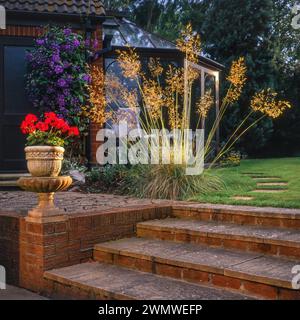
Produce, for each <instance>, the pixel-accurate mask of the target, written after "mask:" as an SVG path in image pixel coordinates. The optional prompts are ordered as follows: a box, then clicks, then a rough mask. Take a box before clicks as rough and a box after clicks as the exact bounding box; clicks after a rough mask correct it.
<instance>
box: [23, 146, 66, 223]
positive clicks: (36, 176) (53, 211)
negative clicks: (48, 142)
mask: <svg viewBox="0 0 300 320" xmlns="http://www.w3.org/2000/svg"><path fill="white" fill-rule="evenodd" d="M64 151H65V150H64V148H62V147H51V146H36V147H35V146H34V147H26V148H25V153H26V160H27V167H28V170H29V172H30V173H31V175H32V176H31V177H22V178H20V179H19V181H18V185H19V186H20V188H22V189H23V190H26V191H30V192H35V193H37V194H38V205H37V207H35V208H33V209H32V210H30V211H29V212H28V216H27V217H26V220H27V221H29V222H39V223H46V222H50V221H62V220H65V219H66V216H65V212H64V210H61V209H59V208H57V207H56V206H55V204H54V194H55V192H58V191H64V190H66V189H67V188H68V187H69V186H70V185H71V184H72V178H71V177H69V176H61V177H59V176H58V175H59V173H60V171H61V167H62V160H63V155H64Z"/></svg>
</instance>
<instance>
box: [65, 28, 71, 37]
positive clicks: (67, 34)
mask: <svg viewBox="0 0 300 320" xmlns="http://www.w3.org/2000/svg"><path fill="white" fill-rule="evenodd" d="M71 33H72V30H71V29H70V28H67V29H65V30H64V34H65V36H69V35H70V34H71Z"/></svg>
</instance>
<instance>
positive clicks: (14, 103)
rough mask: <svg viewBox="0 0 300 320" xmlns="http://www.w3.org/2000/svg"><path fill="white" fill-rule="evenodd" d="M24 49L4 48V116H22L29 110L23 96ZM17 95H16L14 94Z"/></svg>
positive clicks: (24, 95)
mask: <svg viewBox="0 0 300 320" xmlns="http://www.w3.org/2000/svg"><path fill="white" fill-rule="evenodd" d="M27 49H29V48H26V47H15V46H5V47H4V105H5V111H4V113H5V114H13V113H14V114H15V113H16V114H24V113H26V112H27V111H29V110H30V107H29V103H28V100H27V98H26V94H25V78H24V75H25V73H26V60H25V54H26V50H27ZM16 93H17V94H16Z"/></svg>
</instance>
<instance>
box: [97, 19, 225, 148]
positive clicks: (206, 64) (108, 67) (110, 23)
mask: <svg viewBox="0 0 300 320" xmlns="http://www.w3.org/2000/svg"><path fill="white" fill-rule="evenodd" d="M103 45H104V50H102V52H103V54H101V52H100V54H101V55H103V57H104V71H105V75H106V76H114V77H118V78H119V80H120V82H122V83H123V84H124V85H125V86H126V87H127V88H130V89H135V88H134V86H135V84H134V83H133V82H132V81H130V80H128V79H126V78H124V77H123V76H122V72H121V70H120V66H119V65H118V62H117V51H118V50H128V47H132V48H136V51H137V53H138V54H139V56H140V59H141V61H142V64H143V66H144V67H146V66H147V64H148V62H149V59H150V58H159V60H160V62H161V64H162V66H166V65H170V64H172V65H174V66H176V67H180V66H181V67H183V66H184V67H185V70H187V69H188V68H193V69H194V70H195V71H197V72H198V73H199V77H198V79H197V80H196V81H195V84H194V85H193V93H192V99H191V100H192V104H191V105H190V106H189V110H188V114H187V116H188V120H187V121H188V123H189V127H190V128H192V129H194V128H195V127H196V125H197V124H196V120H195V119H196V116H195V112H196V111H195V109H196V108H195V103H196V101H197V99H198V98H199V97H201V96H203V95H204V94H205V92H207V90H210V91H211V92H212V95H213V98H214V104H215V107H214V108H212V109H211V110H210V113H209V115H208V117H207V120H206V123H205V124H204V123H202V128H204V126H208V127H209V126H210V125H212V123H213V121H214V120H215V118H216V116H217V114H218V112H219V90H220V72H221V71H222V70H223V68H224V67H223V65H221V64H219V63H217V62H215V61H213V60H212V59H209V58H208V57H205V56H203V55H202V56H199V62H198V64H194V63H191V62H189V61H187V60H185V58H184V56H183V54H182V53H181V52H180V51H179V50H178V49H177V47H176V44H175V43H173V42H170V41H168V40H166V39H163V38H162V37H160V36H157V35H154V34H152V33H149V32H147V31H145V30H143V29H141V28H140V27H138V26H137V25H136V24H135V23H133V22H131V21H129V20H127V19H126V18H124V17H110V18H107V19H106V21H105V22H104V23H103ZM96 58H99V55H98V56H96ZM185 94H187V91H186V90H185ZM215 141H216V144H217V145H218V144H219V132H218V130H217V133H216V140H215Z"/></svg>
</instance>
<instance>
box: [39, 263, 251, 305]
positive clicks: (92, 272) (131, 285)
mask: <svg viewBox="0 0 300 320" xmlns="http://www.w3.org/2000/svg"><path fill="white" fill-rule="evenodd" d="M44 276H45V278H46V279H48V280H53V281H56V282H59V283H61V284H65V285H67V286H75V287H77V288H80V289H83V290H90V291H92V292H93V293H94V294H95V295H97V294H99V293H102V294H103V293H105V294H106V295H109V296H110V297H111V298H112V299H124V298H126V299H135V300H154V299H157V300H244V299H252V298H250V297H249V296H246V295H243V294H239V293H235V292H230V291H228V290H223V289H217V288H212V287H209V286H204V285H194V284H191V283H187V282H184V281H179V280H175V279H170V278H166V277H161V276H158V275H154V274H151V273H145V272H140V271H136V270H129V269H126V268H122V267H118V266H115V265H107V264H103V263H97V262H94V263H83V264H80V265H74V266H71V267H67V268H62V269H56V270H51V271H48V272H46V273H45V274H44Z"/></svg>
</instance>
